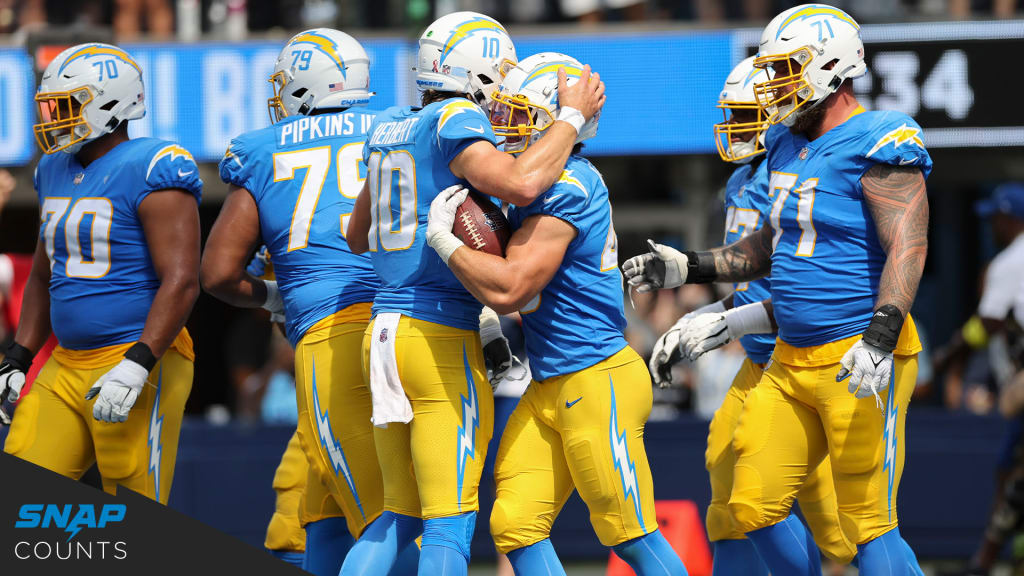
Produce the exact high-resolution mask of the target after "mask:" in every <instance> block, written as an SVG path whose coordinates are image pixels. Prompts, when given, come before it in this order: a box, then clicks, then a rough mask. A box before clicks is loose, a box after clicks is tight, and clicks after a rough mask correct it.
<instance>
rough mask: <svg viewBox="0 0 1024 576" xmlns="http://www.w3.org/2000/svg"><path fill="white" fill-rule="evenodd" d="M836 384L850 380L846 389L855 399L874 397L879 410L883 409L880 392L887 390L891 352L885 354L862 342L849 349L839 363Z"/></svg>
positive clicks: (890, 376) (890, 369) (890, 374)
mask: <svg viewBox="0 0 1024 576" xmlns="http://www.w3.org/2000/svg"><path fill="white" fill-rule="evenodd" d="M839 364H840V366H842V367H841V368H840V369H839V373H838V374H836V382H842V381H843V380H844V379H846V378H847V377H849V378H850V382H849V384H848V387H847V389H848V390H849V391H850V393H851V394H853V395H854V396H856V397H857V398H867V397H868V396H872V395H873V396H874V397H875V402H876V403H877V404H878V407H879V408H883V407H884V404H883V402H882V397H881V396H879V394H881V393H882V392H884V391H885V390H887V389H888V388H889V380H890V379H891V378H892V352H886V351H884V350H882V349H880V348H876V347H874V346H872V345H871V344H868V343H867V342H865V341H864V340H857V343H856V344H854V345H853V346H851V347H850V349H849V350H847V351H846V354H843V359H842V360H840V361H839Z"/></svg>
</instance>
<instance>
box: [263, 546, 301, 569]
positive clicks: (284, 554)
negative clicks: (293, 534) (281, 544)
mask: <svg viewBox="0 0 1024 576" xmlns="http://www.w3.org/2000/svg"><path fill="white" fill-rule="evenodd" d="M267 552H269V553H270V555H271V556H273V557H274V558H277V559H278V560H281V561H282V562H287V563H289V564H291V565H292V566H295V567H296V568H302V559H303V558H305V557H306V554H305V553H303V552H296V551H294V550H271V549H269V548H268V549H267Z"/></svg>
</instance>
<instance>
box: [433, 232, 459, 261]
mask: <svg viewBox="0 0 1024 576" xmlns="http://www.w3.org/2000/svg"><path fill="white" fill-rule="evenodd" d="M429 244H430V246H431V248H433V249H434V251H435V252H437V255H438V256H440V257H441V260H443V261H444V263H445V265H446V266H447V265H448V259H449V258H451V257H452V253H453V252H455V251H456V250H458V249H459V248H460V247H462V246H465V244H463V243H462V240H459V239H458V238H457V237H456V236H455V234H451V233H448V234H439V235H438V237H437V238H434V239H432V240H431V241H430V242H429Z"/></svg>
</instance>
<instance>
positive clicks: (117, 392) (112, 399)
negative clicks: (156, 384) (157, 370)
mask: <svg viewBox="0 0 1024 576" xmlns="http://www.w3.org/2000/svg"><path fill="white" fill-rule="evenodd" d="M148 376H149V370H146V367H145V366H143V365H141V364H139V363H138V362H135V361H132V360H129V359H127V358H125V359H123V360H121V362H119V363H118V364H117V366H114V367H113V368H111V369H110V371H109V372H107V373H106V374H104V375H103V376H100V379H99V380H97V381H96V383H95V384H93V385H92V388H89V391H88V392H87V393H86V394H85V399H86V400H92V399H93V398H94V397H95V398H96V403H95V404H93V406H92V417H93V418H95V419H97V420H102V421H103V422H124V421H125V420H127V419H128V413H129V412H131V409H132V406H135V401H136V400H138V399H139V394H140V393H141V392H142V387H143V386H145V385H146V378H147V377H148Z"/></svg>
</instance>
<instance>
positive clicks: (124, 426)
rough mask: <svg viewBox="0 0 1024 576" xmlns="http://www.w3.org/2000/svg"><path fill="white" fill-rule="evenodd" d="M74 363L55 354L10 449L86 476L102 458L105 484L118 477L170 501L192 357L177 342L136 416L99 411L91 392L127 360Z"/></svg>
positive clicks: (153, 375)
mask: <svg viewBox="0 0 1024 576" xmlns="http://www.w3.org/2000/svg"><path fill="white" fill-rule="evenodd" d="M120 360H121V358H120V357H117V356H113V357H112V358H111V360H109V361H110V363H109V364H106V365H103V366H98V367H95V368H74V367H70V366H68V365H66V364H64V363H62V362H60V361H59V360H58V359H57V357H56V354H55V355H54V356H51V357H50V359H49V360H47V362H46V364H45V365H44V366H43V369H42V371H40V372H39V376H38V377H37V378H36V381H35V383H33V384H32V389H31V390H30V391H29V393H28V394H27V395H25V396H24V397H23V398H22V399H21V402H20V403H19V405H18V410H17V412H16V415H15V417H14V422H13V423H12V425H11V431H10V434H9V435H8V436H7V442H6V443H5V444H4V451H5V452H8V453H10V454H13V455H15V456H17V457H19V458H21V459H23V460H27V461H29V462H32V463H34V464H38V465H39V466H42V467H43V468H46V469H47V470H51V471H53V472H56V473H58V474H61V475H62V476H67V477H69V478H74V479H76V480H77V479H78V478H81V477H82V474H84V473H85V471H86V470H88V469H89V467H91V466H92V465H93V463H94V462H95V463H96V464H97V466H98V467H99V471H100V475H101V476H102V477H103V489H104V490H105V491H106V492H109V493H111V494H114V493H115V491H116V487H117V485H118V484H120V485H123V486H125V487H127V488H130V489H132V490H134V491H136V492H138V493H140V494H143V495H145V496H147V497H149V498H151V499H153V500H157V501H159V502H160V503H162V504H166V503H167V497H168V496H169V495H170V493H171V480H172V479H173V478H174V463H175V459H176V458H177V456H178V434H179V432H180V431H181V419H182V414H183V413H184V411H185V401H186V400H187V399H188V395H189V392H191V390H192V370H193V364H192V361H191V360H189V359H187V358H186V357H184V356H182V354H181V353H180V352H178V351H177V350H176V349H173V348H172V349H169V350H168V351H167V352H166V353H165V354H164V355H163V357H162V358H161V359H160V361H159V362H157V363H156V366H155V367H154V368H153V370H152V371H151V372H150V373H149V379H148V380H147V381H146V385H145V386H144V387H143V389H142V393H141V394H139V398H138V400H137V401H136V402H135V406H133V407H132V410H131V413H130V414H129V415H128V420H126V421H124V422H121V423H118V424H112V423H109V422H100V421H98V420H95V419H94V418H93V417H92V407H93V403H94V402H95V400H90V401H86V399H85V394H86V392H88V391H89V388H90V387H91V386H92V385H93V384H95V383H96V381H97V380H99V378H100V377H101V376H103V375H104V374H106V373H107V372H108V371H110V369H112V368H113V367H114V366H116V365H117V363H118V362H120Z"/></svg>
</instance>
